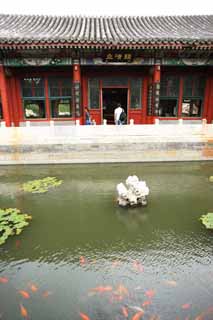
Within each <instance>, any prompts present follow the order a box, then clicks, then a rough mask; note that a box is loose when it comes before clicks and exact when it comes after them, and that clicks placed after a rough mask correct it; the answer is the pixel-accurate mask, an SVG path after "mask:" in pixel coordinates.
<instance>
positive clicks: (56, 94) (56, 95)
mask: <svg viewBox="0 0 213 320" xmlns="http://www.w3.org/2000/svg"><path fill="white" fill-rule="evenodd" d="M48 85H49V99H50V110H51V117H52V118H69V117H72V80H71V79H70V78H50V79H48Z"/></svg>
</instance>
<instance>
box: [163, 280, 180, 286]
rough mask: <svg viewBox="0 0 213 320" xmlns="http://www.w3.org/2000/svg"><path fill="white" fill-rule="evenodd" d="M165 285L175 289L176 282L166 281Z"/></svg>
mask: <svg viewBox="0 0 213 320" xmlns="http://www.w3.org/2000/svg"><path fill="white" fill-rule="evenodd" d="M165 283H166V284H168V285H169V286H171V287H176V286H177V282H176V281H174V280H166V281H165Z"/></svg>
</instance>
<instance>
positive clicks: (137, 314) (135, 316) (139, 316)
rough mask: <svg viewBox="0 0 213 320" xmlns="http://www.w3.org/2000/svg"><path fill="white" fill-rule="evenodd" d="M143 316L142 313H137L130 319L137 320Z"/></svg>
mask: <svg viewBox="0 0 213 320" xmlns="http://www.w3.org/2000/svg"><path fill="white" fill-rule="evenodd" d="M143 315H144V311H139V312H137V313H136V314H135V315H134V316H133V317H132V320H139V319H141V318H142V316H143Z"/></svg>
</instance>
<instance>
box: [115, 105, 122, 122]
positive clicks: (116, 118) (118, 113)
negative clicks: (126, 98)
mask: <svg viewBox="0 0 213 320" xmlns="http://www.w3.org/2000/svg"><path fill="white" fill-rule="evenodd" d="M122 111H123V109H122V108H121V105H120V103H118V106H117V108H115V110H114V121H115V124H122V122H121V120H120V115H121V112H122Z"/></svg>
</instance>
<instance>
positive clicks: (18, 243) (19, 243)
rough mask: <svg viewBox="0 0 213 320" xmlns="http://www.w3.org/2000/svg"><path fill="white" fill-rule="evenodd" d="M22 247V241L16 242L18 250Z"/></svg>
mask: <svg viewBox="0 0 213 320" xmlns="http://www.w3.org/2000/svg"><path fill="white" fill-rule="evenodd" d="M20 245H21V241H20V240H16V248H19V247H20Z"/></svg>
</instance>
